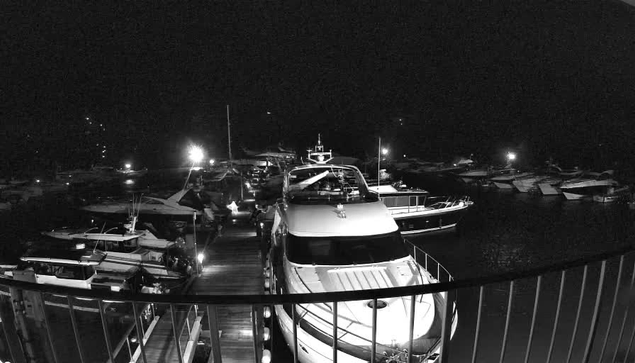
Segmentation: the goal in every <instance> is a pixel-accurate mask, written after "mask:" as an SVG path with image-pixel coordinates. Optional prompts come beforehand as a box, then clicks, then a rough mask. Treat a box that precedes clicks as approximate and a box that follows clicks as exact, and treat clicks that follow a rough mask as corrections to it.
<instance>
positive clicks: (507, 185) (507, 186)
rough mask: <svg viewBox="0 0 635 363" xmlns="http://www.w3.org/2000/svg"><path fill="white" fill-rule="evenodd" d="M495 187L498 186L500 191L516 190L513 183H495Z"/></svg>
mask: <svg viewBox="0 0 635 363" xmlns="http://www.w3.org/2000/svg"><path fill="white" fill-rule="evenodd" d="M494 185H496V187H497V188H498V189H506V190H511V189H513V188H514V186H513V185H512V184H511V183H504V182H494Z"/></svg>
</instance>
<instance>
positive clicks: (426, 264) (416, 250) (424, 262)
mask: <svg viewBox="0 0 635 363" xmlns="http://www.w3.org/2000/svg"><path fill="white" fill-rule="evenodd" d="M405 241H406V244H407V245H408V246H410V249H411V251H412V253H411V256H412V257H413V258H414V259H415V261H417V263H418V264H419V265H420V266H423V268H424V269H425V270H426V271H428V273H430V275H431V276H432V278H434V279H435V280H436V281H435V282H451V281H453V280H454V278H453V277H452V274H450V272H449V271H448V270H447V269H446V268H445V267H443V265H441V263H440V262H439V261H437V260H436V259H435V258H434V257H432V256H430V255H429V254H428V253H427V252H425V251H424V250H422V249H421V248H420V247H419V246H417V245H415V244H414V243H412V242H410V241H409V240H407V239H405Z"/></svg>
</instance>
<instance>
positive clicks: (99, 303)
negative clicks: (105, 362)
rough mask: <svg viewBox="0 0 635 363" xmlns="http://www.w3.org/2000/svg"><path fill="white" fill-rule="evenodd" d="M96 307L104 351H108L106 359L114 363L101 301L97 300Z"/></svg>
mask: <svg viewBox="0 0 635 363" xmlns="http://www.w3.org/2000/svg"><path fill="white" fill-rule="evenodd" d="M97 307H98V308H99V317H100V318H101V326H102V328H103V329H104V339H105V340H106V349H108V357H109V358H110V362H111V363H115V358H114V357H113V355H112V344H111V343H110V333H109V332H108V322H107V321H106V316H105V315H104V303H103V301H102V300H101V299H99V300H97Z"/></svg>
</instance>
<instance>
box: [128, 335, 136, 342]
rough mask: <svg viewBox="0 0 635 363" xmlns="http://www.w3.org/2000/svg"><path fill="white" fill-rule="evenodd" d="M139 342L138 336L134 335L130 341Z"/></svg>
mask: <svg viewBox="0 0 635 363" xmlns="http://www.w3.org/2000/svg"><path fill="white" fill-rule="evenodd" d="M136 342H137V336H136V335H135V336H133V337H132V338H130V343H136Z"/></svg>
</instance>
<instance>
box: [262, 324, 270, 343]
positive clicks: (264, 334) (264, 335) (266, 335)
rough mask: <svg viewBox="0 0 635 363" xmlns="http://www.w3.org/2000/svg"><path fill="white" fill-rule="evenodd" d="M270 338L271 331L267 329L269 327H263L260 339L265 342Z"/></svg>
mask: <svg viewBox="0 0 635 363" xmlns="http://www.w3.org/2000/svg"><path fill="white" fill-rule="evenodd" d="M270 338H271V331H270V330H269V328H267V327H265V331H264V332H262V340H264V341H265V342H267V341H269V339H270Z"/></svg>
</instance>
